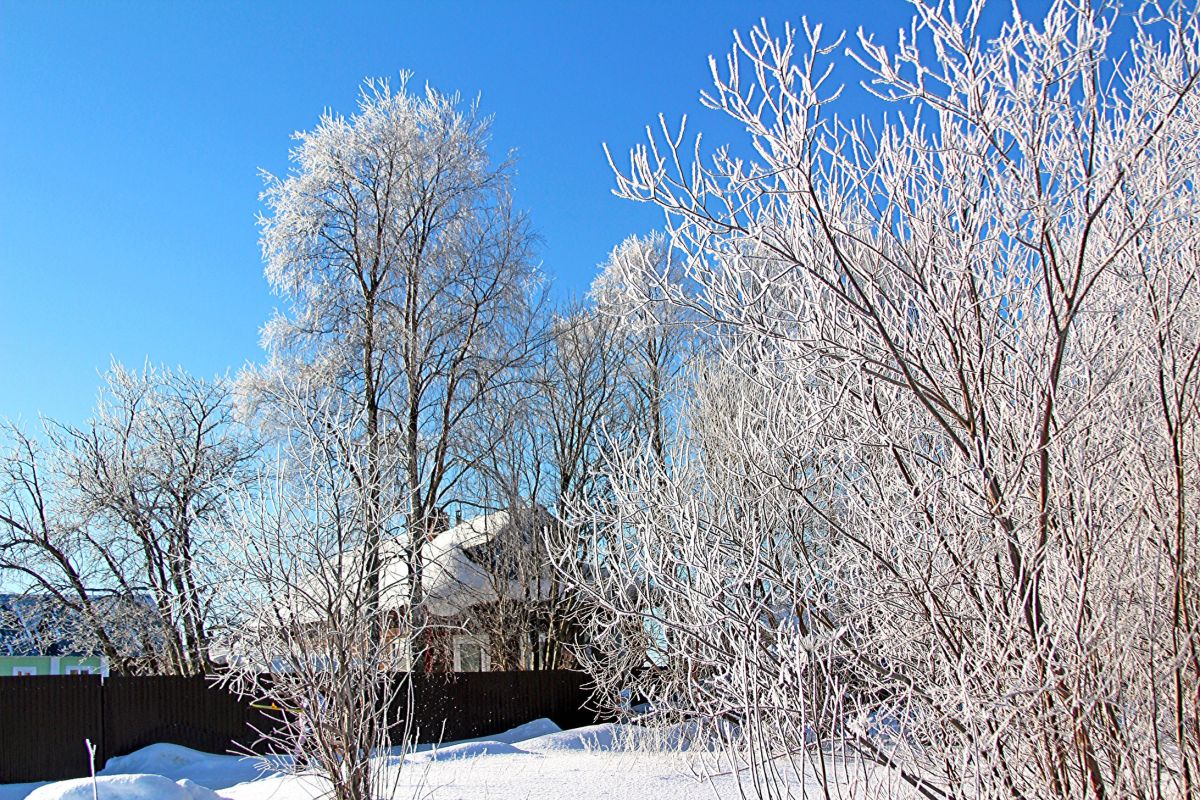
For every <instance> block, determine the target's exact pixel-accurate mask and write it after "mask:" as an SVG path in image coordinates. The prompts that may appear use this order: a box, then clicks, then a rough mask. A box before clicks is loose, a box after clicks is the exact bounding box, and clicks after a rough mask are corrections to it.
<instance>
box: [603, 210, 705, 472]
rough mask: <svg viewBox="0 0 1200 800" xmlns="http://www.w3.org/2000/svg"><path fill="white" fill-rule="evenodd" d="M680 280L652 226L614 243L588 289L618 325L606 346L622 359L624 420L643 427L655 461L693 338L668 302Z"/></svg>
mask: <svg viewBox="0 0 1200 800" xmlns="http://www.w3.org/2000/svg"><path fill="white" fill-rule="evenodd" d="M681 281H682V272H681V269H680V267H679V266H678V265H677V264H675V263H673V262H672V260H671V252H670V244H669V242H668V241H667V239H666V237H665V236H664V235H663V234H662V233H659V232H655V233H651V234H650V235H648V236H630V237H629V238H628V239H626V240H625V241H623V242H621V244H619V245H617V246H616V247H615V248H613V251H612V252H611V253H610V254H609V256H608V259H607V260H606V261H605V262H604V263H603V264H602V265H601V267H600V274H599V275H597V276H596V279H595V280H594V281H593V282H592V288H591V293H590V294H591V298H592V300H593V302H594V303H595V305H596V310H597V312H598V313H599V314H600V315H602V316H604V317H607V318H608V319H609V320H611V321H613V322H614V323H615V324H617V326H618V330H617V336H616V337H614V339H613V342H612V345H611V349H612V350H615V351H617V352H619V353H620V354H621V357H622V359H623V361H624V368H623V370H622V380H621V390H620V401H621V403H622V404H623V405H624V406H625V407H626V411H627V414H628V419H627V420H626V421H627V423H628V424H629V426H630V430H631V431H636V432H643V431H644V432H645V433H646V436H645V441H646V442H647V443H648V445H649V447H650V448H651V450H653V452H654V453H655V455H656V456H657V457H658V458H659V460H660V461H661V460H663V459H664V458H665V455H666V450H667V444H668V433H667V431H668V428H669V426H670V417H671V408H672V400H674V399H677V397H678V394H679V392H678V391H677V390H678V387H679V384H680V383H681V379H682V375H683V367H684V364H685V362H686V360H687V359H686V357H687V353H688V350H689V344H690V343H691V342H692V341H693V340H694V339H695V336H694V333H695V331H694V330H693V326H692V325H690V324H689V322H690V321H691V315H690V314H689V313H688V312H687V309H685V308H683V307H682V306H680V305H679V304H677V303H671V302H669V300H670V297H671V295H672V294H673V293H674V292H677V291H681V290H682V288H683V286H682V283H681ZM662 286H669V287H671V290H672V291H671V292H668V291H664V290H663V289H662V288H661V287H662ZM610 434H611V435H616V434H617V431H615V430H614V431H610ZM636 438H637V437H636V435H635V439H636Z"/></svg>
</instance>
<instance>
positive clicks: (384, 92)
mask: <svg viewBox="0 0 1200 800" xmlns="http://www.w3.org/2000/svg"><path fill="white" fill-rule="evenodd" d="M489 130H490V118H488V117H485V116H482V115H481V114H480V113H479V111H478V108H477V107H476V106H475V105H473V104H472V105H468V104H464V103H463V102H462V101H461V100H460V98H459V97H458V96H457V95H446V94H442V93H440V92H438V91H436V90H434V89H432V88H426V90H425V91H424V92H421V93H417V92H410V91H409V88H408V85H407V78H405V80H404V81H402V83H401V85H400V87H399V88H398V89H393V88H392V87H391V86H390V85H389V84H388V83H387V82H385V81H378V82H377V81H368V82H367V83H366V84H364V86H363V88H362V90H361V93H360V96H359V101H358V110H357V111H356V112H355V113H354V114H352V115H351V116H349V117H344V116H341V115H338V114H334V113H332V112H326V113H325V114H324V115H323V116H322V117H321V119H320V121H319V122H318V124H317V126H316V127H315V128H314V129H313V130H311V131H306V132H300V133H297V134H295V139H296V142H297V144H296V146H295V148H294V149H293V150H292V152H291V162H292V168H291V170H290V171H289V172H288V174H287V175H285V176H283V177H278V176H275V175H271V174H266V173H264V179H265V181H266V190H265V191H264V193H263V200H264V202H265V204H266V211H265V212H264V213H263V215H262V216H261V218H260V226H261V230H262V237H261V243H262V251H263V257H264V260H265V262H266V270H265V271H266V276H267V279H268V281H269V282H270V284H271V286H272V288H273V289H274V291H275V292H276V294H278V295H279V296H280V297H281V298H282V299H283V300H284V302H285V308H284V309H283V310H282V311H280V312H278V313H277V314H276V316H275V317H274V318H272V319H271V320H270V322H269V323H268V324H267V325H266V327H265V329H264V333H263V344H264V346H265V348H266V350H267V354H268V362H267V364H266V365H265V366H263V367H261V368H259V369H255V370H251V371H249V372H247V373H246V375H245V376H244V386H245V387H246V388H247V389H248V396H249V397H250V398H252V400H253V401H254V402H255V404H256V406H257V407H258V409H259V410H262V411H264V412H266V414H265V416H264V419H268V420H273V421H274V422H275V423H278V425H277V430H279V431H280V432H286V430H287V429H288V426H289V425H293V426H294V427H295V428H296V429H306V428H307V422H306V421H307V420H311V419H312V418H314V410H315V409H317V408H322V409H327V408H330V407H336V408H339V409H341V410H342V411H343V412H344V414H345V419H344V420H342V421H341V422H340V423H337V424H339V425H341V426H343V427H344V428H345V430H344V431H343V432H342V436H343V438H344V440H345V441H346V442H348V443H349V442H353V447H348V448H347V449H346V450H345V452H344V453H343V454H342V455H343V457H344V458H345V459H346V462H347V463H346V465H345V466H346V467H347V468H348V469H350V471H351V473H352V474H353V475H354V478H355V481H356V482H357V484H358V486H359V487H360V491H362V492H363V496H364V497H365V501H364V510H363V517H364V542H363V547H364V552H365V553H366V554H367V559H368V567H367V569H366V573H365V574H366V578H365V580H366V581H367V583H368V586H367V587H366V589H367V594H368V595H369V596H372V597H374V598H375V600H374V603H369V604H368V607H372V606H377V603H378V596H379V586H378V581H379V577H378V576H379V571H380V567H381V565H380V563H379V551H380V543H381V542H382V541H383V539H384V538H385V536H387V535H388V534H389V532H395V531H396V530H398V529H399V528H400V527H401V526H402V527H403V529H404V530H405V531H406V534H405V535H406V536H407V541H408V547H407V554H408V560H409V569H410V571H411V574H412V575H414V576H415V580H413V581H412V582H411V584H412V597H411V604H410V607H411V608H412V609H419V608H420V604H421V582H420V574H421V564H420V563H419V562H420V552H421V548H420V544H421V541H423V540H424V539H425V538H426V537H428V536H429V535H431V534H432V533H434V532H435V528H436V527H437V526H438V524H439V521H440V520H442V519H444V515H443V514H442V513H441V508H442V506H443V504H444V503H445V502H446V499H447V496H448V493H450V492H451V491H452V490H453V488H454V487H455V485H456V484H457V483H458V482H459V481H461V480H462V479H463V477H464V475H466V474H468V473H469V472H470V470H471V469H472V468H473V466H474V461H475V459H476V458H477V457H478V455H477V452H476V448H470V447H465V446H464V444H465V443H464V441H462V440H461V439H460V438H459V437H460V435H463V434H464V432H465V431H467V430H468V429H470V428H471V425H470V423H471V422H472V421H473V417H474V415H476V414H477V413H478V411H479V408H480V406H481V404H482V402H483V401H484V400H485V399H486V398H487V397H488V396H489V395H490V394H492V393H494V392H495V391H497V389H498V388H499V387H500V386H502V385H503V384H504V383H505V381H507V380H509V379H510V371H511V368H512V366H513V364H514V363H515V362H517V361H519V360H520V359H521V358H522V357H523V356H524V352H525V348H526V347H527V344H526V342H527V337H525V336H524V335H523V331H522V330H521V329H522V327H523V326H525V325H526V324H528V320H529V319H530V318H531V317H530V316H529V315H528V313H527V310H528V308H529V305H530V298H531V297H533V296H535V294H536V292H537V291H538V289H539V287H540V284H541V278H540V274H539V272H538V270H537V269H536V267H535V266H534V265H533V264H532V263H531V260H530V254H531V247H532V244H533V240H534V237H533V235H532V234H531V232H530V229H529V226H528V224H527V221H526V219H525V217H524V216H523V215H522V214H521V213H519V212H518V211H516V210H515V209H514V208H513V205H512V201H511V197H510V194H509V186H510V179H511V175H512V166H513V164H512V161H511V160H504V161H501V162H499V163H495V162H493V161H492V159H491V158H490V156H489V154H488V140H489ZM288 386H292V387H295V386H303V387H306V388H307V390H308V392H309V393H308V394H307V395H305V394H303V393H301V394H300V395H299V396H298V395H297V393H296V392H295V391H290V390H287V388H286V387H288ZM331 396H332V397H336V398H337V402H336V403H330V402H329V399H330V397H331ZM298 404H299V405H300V406H304V407H297V405H298ZM324 413H325V412H322V414H324ZM289 417H291V420H289ZM334 438H335V440H336V439H337V438H338V437H334ZM392 461H395V462H396V463H398V464H399V465H400V467H399V469H398V470H385V469H384V468H383V466H382V465H383V464H384V463H385V462H388V463H390V462H392ZM397 490H399V491H402V492H404V493H405V494H406V496H407V499H406V503H404V504H403V506H402V507H403V508H404V509H405V511H404V513H403V514H402V519H395V518H394V515H392V516H389V515H387V514H385V513H384V511H383V509H384V508H385V507H387V508H392V507H393V504H392V503H391V502H385V501H384V497H385V496H386V495H388V494H389V493H391V492H392V491H397ZM372 509H375V510H374V511H373V510H372Z"/></svg>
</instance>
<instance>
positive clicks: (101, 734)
mask: <svg viewBox="0 0 1200 800" xmlns="http://www.w3.org/2000/svg"><path fill="white" fill-rule="evenodd" d="M393 679H394V680H399V681H404V680H412V689H413V696H414V698H415V702H416V709H415V713H414V715H413V717H414V723H415V725H416V727H417V741H418V742H420V743H428V742H438V741H453V740H456V739H470V738H475V737H478V736H486V735H489V734H495V733H499V732H501V731H503V730H505V729H507V728H512V727H515V726H517V725H520V724H522V723H525V722H528V721H529V720H532V719H536V718H538V717H549V718H550V719H552V720H554V721H555V722H556V723H558V724H559V725H560V726H562V727H564V728H566V727H575V726H578V725H584V724H588V723H589V722H591V721H594V717H593V715H592V714H591V713H590V712H588V711H587V710H585V709H584V704H585V703H586V702H587V699H588V691H587V689H586V680H587V678H586V676H584V675H582V674H580V673H577V672H568V671H553V672H536V671H534V672H465V673H433V674H414V675H411V676H407V675H398V676H395V677H394V678H393ZM402 694H403V696H402V697H401V698H399V699H398V701H397V702H396V704H395V706H394V707H393V708H391V709H389V716H390V719H391V720H392V721H393V724H394V725H395V726H396V727H395V728H394V730H393V736H394V737H395V738H396V739H398V738H399V737H400V736H402V734H403V731H402V729H401V727H400V725H399V723H400V722H401V721H403V719H404V717H403V714H404V710H405V707H406V706H407V692H404V693H402ZM271 725H272V722H271V719H270V717H269V715H267V714H265V713H264V712H262V711H259V710H256V709H252V708H250V706H249V704H248V703H247V702H246V701H245V700H244V699H242V698H239V697H236V696H234V695H232V694H230V693H229V692H227V691H226V690H224V689H220V688H216V687H213V686H212V685H210V684H209V683H208V681H206V680H205V679H204V678H186V677H179V676H166V675H155V676H137V677H127V676H112V677H109V678H107V679H106V680H104V681H103V682H101V680H100V679H99V678H97V677H93V676H61V677H60V676H50V677H41V676H39V677H29V678H0V783H16V782H24V781H36V780H59V779H63V778H75V777H81V776H84V775H87V774H88V759H87V753H86V750H85V747H84V740H85V739H90V740H91V741H92V743H93V744H95V745H96V746H97V758H96V766H97V768H98V769H99V768H100V767H101V766H102V765H103V764H104V762H105V761H106V760H107V759H109V758H112V757H114V756H120V755H125V754H126V753H131V752H133V751H134V750H137V749H139V748H142V747H145V746H146V745H148V744H153V743H155V742H172V743H175V744H180V745H183V746H185V747H190V748H192V749H195V750H207V751H209V752H216V753H225V752H230V751H234V752H245V750H246V749H248V748H251V747H253V746H254V743H255V740H256V739H257V738H258V734H257V733H256V730H265V729H267V728H268V727H269V726H271Z"/></svg>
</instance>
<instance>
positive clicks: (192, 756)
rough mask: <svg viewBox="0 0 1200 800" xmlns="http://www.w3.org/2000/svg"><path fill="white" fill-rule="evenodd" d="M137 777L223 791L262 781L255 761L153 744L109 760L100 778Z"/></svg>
mask: <svg viewBox="0 0 1200 800" xmlns="http://www.w3.org/2000/svg"><path fill="white" fill-rule="evenodd" d="M138 773H144V774H152V775H163V776H165V777H167V778H170V779H171V780H173V781H177V780H180V779H182V778H187V779H189V780H192V781H195V782H196V783H198V784H200V785H201V786H206V787H208V788H209V789H224V788H226V787H228V786H233V785H234V784H236V783H242V782H244V781H253V780H257V779H259V778H261V777H264V775H263V773H262V772H261V771H260V762H259V760H258V759H256V758H252V757H244V756H235V755H217V754H215V753H202V752H200V751H199V750H192V749H191V748H188V747H184V746H182V745H178V744H152V745H150V746H149V747H143V748H142V749H141V750H135V751H134V752H132V753H130V754H129V755H127V756H117V757H116V758H110V759H109V760H108V763H107V764H105V765H104V769H102V770H100V773H99V774H101V775H130V774H138ZM267 774H268V775H269V774H272V773H267ZM88 797H89V798H90V797H91V795H88Z"/></svg>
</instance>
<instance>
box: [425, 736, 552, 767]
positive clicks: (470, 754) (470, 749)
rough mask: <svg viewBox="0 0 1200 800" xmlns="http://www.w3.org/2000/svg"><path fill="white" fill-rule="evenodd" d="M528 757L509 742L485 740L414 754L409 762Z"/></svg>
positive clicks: (450, 745)
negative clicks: (482, 757) (488, 756)
mask: <svg viewBox="0 0 1200 800" xmlns="http://www.w3.org/2000/svg"><path fill="white" fill-rule="evenodd" d="M522 754H524V755H528V753H527V752H526V751H525V750H521V749H520V748H517V747H513V746H512V745H511V744H509V743H508V742H498V741H496V740H495V739H492V740H485V741H482V742H460V743H458V744H449V745H446V746H445V747H438V748H435V749H432V750H426V751H424V752H421V753H413V754H412V755H410V756H409V757H408V760H409V761H415V762H423V761H445V760H446V759H451V758H474V757H476V756H487V755H492V756H500V755H522Z"/></svg>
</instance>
